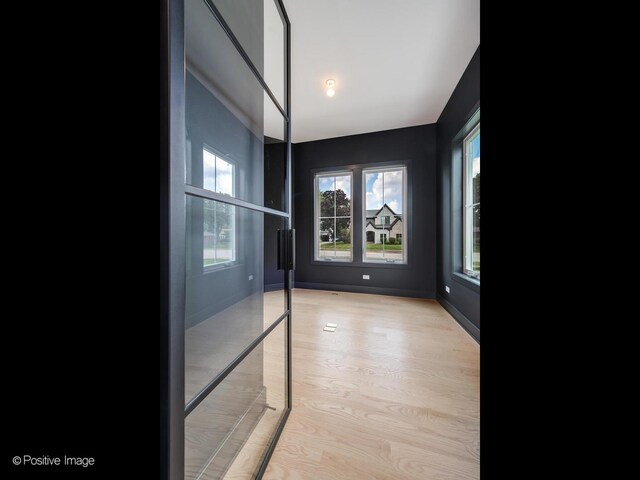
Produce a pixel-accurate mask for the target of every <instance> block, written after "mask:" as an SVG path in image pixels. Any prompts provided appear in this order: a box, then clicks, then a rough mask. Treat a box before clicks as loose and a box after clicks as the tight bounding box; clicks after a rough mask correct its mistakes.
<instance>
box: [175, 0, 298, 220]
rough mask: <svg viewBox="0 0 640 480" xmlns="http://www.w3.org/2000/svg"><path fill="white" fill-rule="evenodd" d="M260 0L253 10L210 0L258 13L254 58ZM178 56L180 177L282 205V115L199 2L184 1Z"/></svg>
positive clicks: (234, 13) (244, 15)
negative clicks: (181, 77) (181, 67)
mask: <svg viewBox="0 0 640 480" xmlns="http://www.w3.org/2000/svg"><path fill="white" fill-rule="evenodd" d="M262 1H263V0H260V1H259V2H255V0H252V1H251V5H253V4H254V3H255V7H256V9H257V10H256V12H259V15H258V13H256V12H253V11H250V12H248V11H247V9H248V5H247V4H246V2H217V3H220V5H218V7H219V8H220V10H221V11H222V13H223V15H225V12H226V11H227V10H228V12H229V15H230V16H231V17H234V18H237V20H238V22H240V20H242V21H243V22H245V21H249V20H248V18H253V16H256V15H257V16H259V22H258V23H259V25H260V28H259V32H260V34H259V39H258V40H259V43H256V44H257V45H260V55H261V56H262V22H263V15H262V10H263V8H264V6H263V5H262ZM222 3H224V4H227V5H226V6H225V7H224V8H222ZM225 9H227V10H225ZM229 9H230V10H229ZM225 18H226V16H225ZM256 18H257V17H256ZM249 27H251V23H250V22H249V23H246V22H245V23H242V28H243V29H245V30H246V29H248V28H249ZM232 28H233V25H232ZM234 32H235V30H234ZM236 33H237V32H236ZM247 33H248V34H251V35H253V33H251V32H250V31H248V30H247ZM258 40H256V42H258ZM212 46H215V48H212ZM185 56H186V67H187V72H186V77H185V103H186V105H185V119H186V125H185V126H186V132H187V139H186V143H187V152H186V153H187V165H186V172H187V175H186V177H187V182H188V183H189V184H190V185H192V186H195V187H199V188H204V189H207V190H211V191H215V192H218V193H224V194H226V195H232V196H234V197H236V198H239V199H242V200H246V201H248V202H251V203H255V204H257V205H263V206H268V207H270V208H276V209H279V210H284V209H285V208H287V205H285V202H284V192H285V191H286V189H285V181H286V168H285V166H286V144H287V136H286V133H287V125H286V121H285V119H284V117H283V116H282V114H281V113H280V111H279V110H278V108H277V107H276V106H275V104H274V103H273V101H272V100H271V99H270V98H269V96H268V95H267V94H266V93H265V91H264V89H263V88H262V85H261V84H260V83H259V82H258V80H257V79H256V77H255V75H254V74H253V72H251V70H250V69H249V67H248V66H247V65H246V63H245V62H244V60H243V59H242V57H241V56H240V54H239V53H238V52H237V50H236V48H235V47H234V46H233V44H232V43H231V41H230V40H229V38H228V37H227V35H226V33H225V32H224V30H222V28H221V27H220V25H219V23H218V22H217V21H216V20H215V18H214V17H213V14H212V13H211V11H210V10H209V8H208V7H207V6H206V4H205V2H204V1H203V0H186V1H185ZM267 179H268V183H267Z"/></svg>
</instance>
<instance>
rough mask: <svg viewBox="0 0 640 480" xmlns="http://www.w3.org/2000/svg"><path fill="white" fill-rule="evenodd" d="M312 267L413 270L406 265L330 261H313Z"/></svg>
mask: <svg viewBox="0 0 640 480" xmlns="http://www.w3.org/2000/svg"><path fill="white" fill-rule="evenodd" d="M311 265H314V266H317V265H321V266H325V265H329V266H331V265H333V266H340V267H357V268H397V269H402V270H406V269H409V268H411V267H410V266H409V265H408V264H406V263H382V262H380V263H378V262H361V261H360V262H356V261H352V262H345V261H338V260H334V261H329V262H327V261H322V260H311Z"/></svg>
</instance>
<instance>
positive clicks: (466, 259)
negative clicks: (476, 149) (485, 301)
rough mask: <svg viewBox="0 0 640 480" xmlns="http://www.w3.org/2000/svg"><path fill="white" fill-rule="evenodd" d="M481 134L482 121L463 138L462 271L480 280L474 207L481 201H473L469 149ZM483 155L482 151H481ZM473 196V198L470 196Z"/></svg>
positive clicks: (471, 163)
mask: <svg viewBox="0 0 640 480" xmlns="http://www.w3.org/2000/svg"><path fill="white" fill-rule="evenodd" d="M479 135H480V122H479V121H478V123H477V124H476V125H475V126H474V127H473V128H472V129H471V131H470V132H469V133H468V134H467V135H465V137H464V138H463V140H462V248H463V250H462V271H463V273H464V274H465V275H467V276H469V277H471V278H473V279H475V280H478V281H480V272H479V271H476V270H474V269H473V212H471V214H470V213H469V210H470V209H471V210H472V209H473V207H475V206H476V205H480V203H481V202H478V203H472V202H473V198H472V195H473V185H472V182H473V175H470V174H469V170H470V169H473V159H472V158H471V155H472V154H473V152H470V151H469V149H468V144H470V143H471V142H472V141H473V140H474V139H475V138H476V137H477V136H479ZM480 157H482V153H480ZM470 197H471V198H470Z"/></svg>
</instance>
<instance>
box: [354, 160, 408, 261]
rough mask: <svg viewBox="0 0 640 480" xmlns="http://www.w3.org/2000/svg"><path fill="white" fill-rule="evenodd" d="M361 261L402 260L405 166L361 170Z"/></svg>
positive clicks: (404, 253) (404, 250) (403, 254)
mask: <svg viewBox="0 0 640 480" xmlns="http://www.w3.org/2000/svg"><path fill="white" fill-rule="evenodd" d="M363 175H364V178H363V181H364V186H365V188H364V205H365V211H364V219H363V222H362V225H363V229H364V235H363V239H364V248H363V257H364V258H363V260H364V261H365V262H385V263H406V259H407V255H406V253H407V245H406V243H405V241H404V239H406V238H407V236H406V234H405V232H406V229H407V216H406V203H407V202H406V187H405V183H406V170H405V167H391V168H382V169H365V170H363Z"/></svg>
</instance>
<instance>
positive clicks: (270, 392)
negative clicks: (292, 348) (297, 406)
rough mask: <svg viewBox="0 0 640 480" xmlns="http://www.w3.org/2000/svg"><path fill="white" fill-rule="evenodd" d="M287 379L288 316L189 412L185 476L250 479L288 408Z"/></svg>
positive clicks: (189, 477) (187, 477)
mask: <svg viewBox="0 0 640 480" xmlns="http://www.w3.org/2000/svg"><path fill="white" fill-rule="evenodd" d="M265 326H266V324H265ZM286 379H287V378H286V320H283V321H282V322H281V323H280V324H279V325H278V326H277V327H276V328H275V329H274V330H273V331H272V332H271V333H270V334H269V335H268V336H267V337H266V338H265V339H264V340H263V342H262V343H261V344H260V345H258V346H257V347H256V348H255V349H254V350H253V351H252V352H251V353H250V354H249V355H248V356H247V357H246V358H245V359H244V360H243V361H242V362H241V363H240V364H239V365H238V366H237V367H236V368H235V369H234V370H233V371H232V372H231V373H230V374H229V375H228V376H227V377H226V378H225V379H224V380H223V381H222V383H220V385H218V387H216V389H215V390H214V391H213V392H212V393H210V394H209V396H208V397H207V398H206V399H205V400H204V401H203V402H202V403H201V404H200V405H198V406H197V407H196V408H195V409H194V410H193V411H192V412H191V413H190V414H189V415H188V416H187V418H186V420H185V478H186V479H197V478H202V479H219V478H223V477H224V476H227V477H233V478H251V476H252V474H253V473H254V472H255V471H256V469H257V468H258V466H259V463H260V460H261V459H262V458H263V456H264V454H265V452H266V450H267V448H268V446H269V444H270V442H271V441H272V439H273V434H274V432H275V430H276V428H277V426H278V423H279V422H280V418H281V417H282V414H283V413H284V410H285V409H286V407H287V402H288V400H287V398H286V392H287V390H286ZM200 475H202V476H200Z"/></svg>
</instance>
